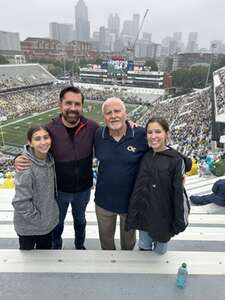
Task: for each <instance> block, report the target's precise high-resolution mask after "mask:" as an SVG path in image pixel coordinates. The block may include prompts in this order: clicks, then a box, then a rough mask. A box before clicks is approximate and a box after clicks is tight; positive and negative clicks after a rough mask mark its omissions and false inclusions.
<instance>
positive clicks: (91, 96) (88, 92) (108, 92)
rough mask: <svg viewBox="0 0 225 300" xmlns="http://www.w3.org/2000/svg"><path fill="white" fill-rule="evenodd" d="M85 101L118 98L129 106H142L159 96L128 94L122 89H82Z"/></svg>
mask: <svg viewBox="0 0 225 300" xmlns="http://www.w3.org/2000/svg"><path fill="white" fill-rule="evenodd" d="M83 91H84V96H85V99H87V100H94V101H102V102H103V101H105V100H106V99H107V98H110V97H112V95H113V97H119V98H120V99H121V100H123V101H124V102H125V103H129V104H143V103H151V102H152V101H153V100H155V99H157V98H159V95H149V94H144V93H141V94H138V93H135V92H134V93H130V92H127V91H124V90H122V89H119V88H116V89H109V88H103V89H95V88H85V89H83ZM150 98H151V99H150Z"/></svg>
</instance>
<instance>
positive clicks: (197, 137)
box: [137, 88, 211, 157]
mask: <svg viewBox="0 0 225 300" xmlns="http://www.w3.org/2000/svg"><path fill="white" fill-rule="evenodd" d="M209 104H210V88H207V89H203V90H199V91H196V92H194V93H190V94H187V95H183V96H179V97H175V98H170V99H167V100H161V99H158V100H156V101H155V102H154V103H152V106H151V107H149V108H148V109H147V110H146V113H145V114H144V115H142V116H141V117H140V119H139V120H138V121H137V122H138V123H140V124H142V125H143V126H144V125H145V124H146V122H147V120H148V119H149V118H150V117H151V116H153V115H160V116H163V117H165V118H166V119H167V120H168V122H169V123H170V129H171V141H172V145H177V149H178V150H179V151H181V152H182V153H184V154H186V155H190V156H193V155H197V156H198V157H199V156H200V155H202V154H205V153H207V152H208V150H209V148H210V130H211V108H210V105H209Z"/></svg>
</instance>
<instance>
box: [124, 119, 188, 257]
mask: <svg viewBox="0 0 225 300" xmlns="http://www.w3.org/2000/svg"><path fill="white" fill-rule="evenodd" d="M146 129H147V140H148V144H149V146H150V148H149V151H148V152H147V153H146V154H145V155H144V157H143V158H142V160H141V163H140V168H139V172H138V175H137V178H136V182H135V186H134V190H133V193H132V196H131V199H130V205H129V210H128V216H127V221H126V229H127V230H129V229H139V230H140V231H139V248H140V250H154V251H155V252H157V253H159V254H164V253H165V252H166V251H167V244H168V241H169V240H170V238H171V237H172V236H174V235H175V234H178V233H179V232H181V231H183V230H184V229H185V228H186V226H187V224H188V220H187V218H188V213H189V208H188V206H187V199H186V198H185V196H184V187H183V175H184V162H183V159H182V158H181V156H180V155H179V153H178V152H177V151H175V150H173V149H172V148H169V147H167V139H168V134H169V126H168V123H167V122H166V120H165V119H163V118H161V117H153V118H151V119H150V120H149V121H148V122H147V125H146Z"/></svg>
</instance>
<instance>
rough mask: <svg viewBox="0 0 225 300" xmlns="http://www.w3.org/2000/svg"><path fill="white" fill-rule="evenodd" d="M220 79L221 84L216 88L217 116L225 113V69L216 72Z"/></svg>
mask: <svg viewBox="0 0 225 300" xmlns="http://www.w3.org/2000/svg"><path fill="white" fill-rule="evenodd" d="M215 74H216V75H218V78H219V82H220V83H219V84H218V85H217V86H215V100H216V101H215V102H216V111H217V114H218V115H219V114H223V113H225V67H223V68H222V69H219V70H217V71H216V72H215Z"/></svg>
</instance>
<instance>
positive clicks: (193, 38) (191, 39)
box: [187, 32, 198, 52]
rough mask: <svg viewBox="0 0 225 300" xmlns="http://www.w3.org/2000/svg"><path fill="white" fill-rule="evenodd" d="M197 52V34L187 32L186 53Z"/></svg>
mask: <svg viewBox="0 0 225 300" xmlns="http://www.w3.org/2000/svg"><path fill="white" fill-rule="evenodd" d="M197 50H198V33H197V32H189V35H188V42H187V52H196V51H197Z"/></svg>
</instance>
